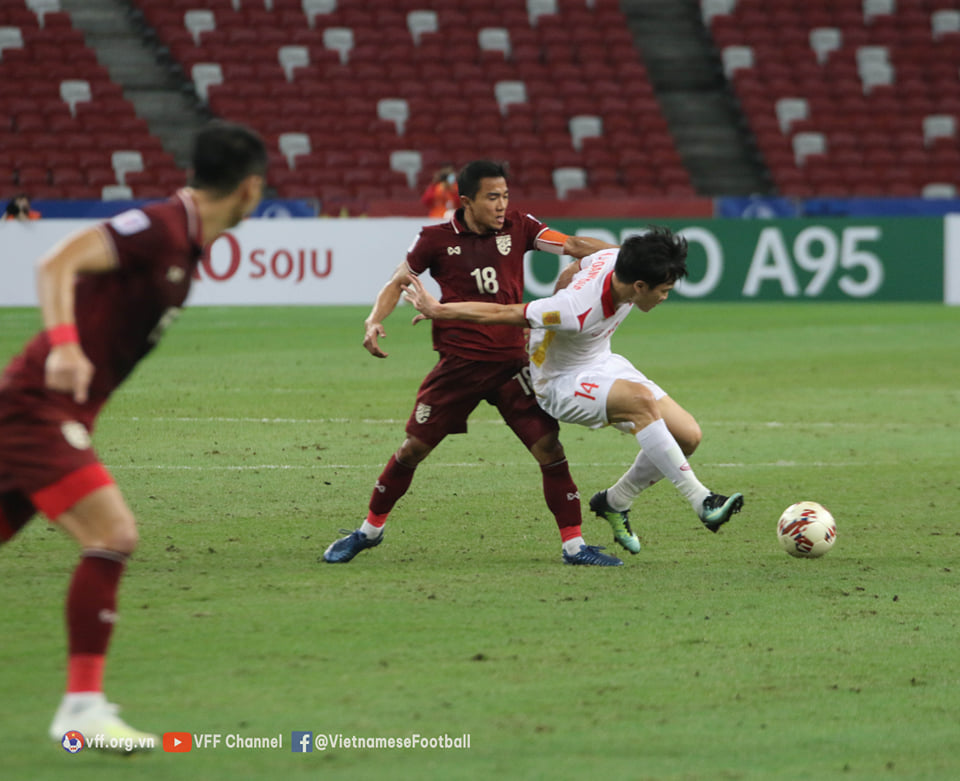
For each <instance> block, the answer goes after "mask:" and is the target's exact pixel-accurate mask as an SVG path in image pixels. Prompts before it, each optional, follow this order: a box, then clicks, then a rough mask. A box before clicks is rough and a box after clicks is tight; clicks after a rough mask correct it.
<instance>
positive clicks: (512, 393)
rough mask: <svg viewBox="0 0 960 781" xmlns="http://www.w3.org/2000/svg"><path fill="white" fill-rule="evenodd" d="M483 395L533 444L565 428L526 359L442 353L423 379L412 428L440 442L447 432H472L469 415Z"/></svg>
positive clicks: (419, 436)
mask: <svg viewBox="0 0 960 781" xmlns="http://www.w3.org/2000/svg"><path fill="white" fill-rule="evenodd" d="M481 401H485V402H487V403H488V404H492V405H493V406H494V407H496V408H497V409H498V410H499V412H500V416H501V417H502V418H503V420H504V422H505V423H506V424H507V425H508V426H510V428H511V429H512V430H513V433H514V434H516V435H517V437H519V438H520V441H521V442H523V444H524V445H526V446H527V449H529V448H531V447H532V446H533V445H534V443H536V442H537V441H538V440H540V439H542V438H543V437H544V436H546V435H547V434H553V433H556V432H557V431H559V430H560V425H559V424H558V423H557V421H556V420H554V419H553V418H551V417H550V416H549V415H548V414H547V413H546V412H544V411H543V410H542V409H540V407H539V406H538V404H537V399H536V396H534V395H533V389H532V388H531V386H530V372H529V369H528V368H527V362H526V361H525V360H522V359H518V360H513V361H474V360H470V359H468V358H459V357H457V356H455V355H441V356H440V360H439V361H438V362H437V365H436V366H434V367H433V370H432V371H431V372H430V373H429V374H428V375H427V376H426V377H425V378H424V380H423V383H422V384H421V385H420V390H419V391H418V392H417V402H416V405H415V406H414V408H413V414H412V415H411V416H410V419H409V420H408V421H407V433H408V434H409V435H410V436H413V437H416V438H417V439H419V440H420V441H421V442H424V443H426V444H427V445H429V446H430V447H436V446H437V445H438V444H439V443H440V441H441V440H442V439H443V438H444V437H445V436H447V434H463V433H465V432H466V430H467V418H468V417H470V413H471V412H473V410H474V409H476V407H477V405H478V404H479V403H480V402H481Z"/></svg>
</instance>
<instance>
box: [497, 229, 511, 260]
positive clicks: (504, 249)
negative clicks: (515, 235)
mask: <svg viewBox="0 0 960 781" xmlns="http://www.w3.org/2000/svg"><path fill="white" fill-rule="evenodd" d="M512 246H513V239H512V238H511V237H510V234H509V233H508V234H507V235H506V236H497V249H498V250H500V254H501V255H509V254H510V248H511V247H512Z"/></svg>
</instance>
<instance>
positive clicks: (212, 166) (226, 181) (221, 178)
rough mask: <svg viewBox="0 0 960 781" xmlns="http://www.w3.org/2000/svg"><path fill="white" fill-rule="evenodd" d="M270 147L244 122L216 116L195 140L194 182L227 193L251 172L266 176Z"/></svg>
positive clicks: (198, 186)
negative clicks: (225, 119)
mask: <svg viewBox="0 0 960 781" xmlns="http://www.w3.org/2000/svg"><path fill="white" fill-rule="evenodd" d="M266 173H267V147H266V145H265V144H264V143H263V139H262V138H260V136H259V135H257V134H256V133H255V132H254V131H252V130H250V128H248V127H244V126H243V125H238V124H235V123H232V122H223V121H220V120H215V121H213V122H210V123H208V124H207V125H205V126H204V127H203V128H201V129H200V130H199V131H198V132H197V135H196V137H195V138H194V141H193V175H192V176H191V178H190V186H191V187H196V188H197V189H198V190H209V191H211V192H212V193H214V194H215V195H218V196H223V195H227V194H229V193H231V192H233V191H234V190H235V189H237V187H238V186H239V185H240V182H242V181H243V180H244V179H246V178H247V177H248V176H253V175H258V176H266Z"/></svg>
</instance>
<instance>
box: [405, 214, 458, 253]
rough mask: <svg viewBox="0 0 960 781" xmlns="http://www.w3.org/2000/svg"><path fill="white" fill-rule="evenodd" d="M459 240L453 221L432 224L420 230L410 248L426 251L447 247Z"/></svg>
mask: <svg viewBox="0 0 960 781" xmlns="http://www.w3.org/2000/svg"><path fill="white" fill-rule="evenodd" d="M456 238H457V230H456V228H455V226H454V224H453V222H452V221H451V220H446V221H445V222H438V223H431V224H430V225H424V226H423V227H422V228H420V230H419V232H418V233H417V236H416V238H415V239H414V240H413V244H412V246H411V247H410V249H411V250H413V249H414V248H416V249H418V250H421V251H422V250H425V249H429V248H431V247H445V246H447V245H448V244H450V242H451V241H454V240H455V239H456Z"/></svg>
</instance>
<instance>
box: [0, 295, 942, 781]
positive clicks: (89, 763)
mask: <svg viewBox="0 0 960 781" xmlns="http://www.w3.org/2000/svg"><path fill="white" fill-rule="evenodd" d="M365 313H366V309H365V308H357V307H344V308H209V309H199V308H198V309H194V310H188V311H187V312H185V313H184V315H183V316H182V317H181V320H180V321H179V322H178V323H177V325H176V326H175V327H174V328H173V329H171V331H170V332H169V333H168V335H167V336H166V338H165V340H164V342H163V344H162V345H161V346H160V347H159V348H158V350H157V351H156V354H155V355H153V356H151V357H150V358H149V359H148V360H147V361H146V362H145V363H144V364H143V365H142V366H141V367H140V368H139V369H138V370H137V372H136V373H135V375H134V376H133V377H132V378H131V379H130V380H129V381H128V383H127V384H126V385H125V386H124V387H123V388H122V389H121V390H120V391H119V392H118V394H117V395H116V397H115V398H114V399H113V401H112V402H111V403H110V405H109V406H108V408H107V409H106V411H105V412H104V414H103V416H102V418H101V422H100V425H99V428H98V430H97V431H96V433H95V442H96V444H97V447H98V450H99V452H100V454H101V457H102V459H103V460H104V462H105V463H106V464H108V465H109V466H110V468H111V470H112V472H113V474H114V475H115V477H116V479H117V481H118V483H119V484H120V486H121V488H122V489H123V491H124V493H125V495H126V496H127V498H128V501H129V503H130V505H131V507H132V508H133V509H134V512H135V513H136V515H137V517H138V519H139V524H140V529H141V546H140V548H139V550H138V552H137V554H136V556H135V558H134V560H133V561H132V562H131V564H130V566H129V568H128V571H127V575H126V577H125V580H124V582H123V584H122V587H121V592H120V613H121V620H120V623H119V624H118V627H117V631H116V632H115V634H114V640H113V644H112V647H111V654H110V659H109V662H108V668H107V693H108V696H110V698H111V700H113V701H116V702H119V703H120V704H122V705H123V706H124V711H123V715H124V717H126V718H127V719H128V720H129V721H130V722H131V723H132V724H133V725H134V726H137V727H139V728H141V729H146V730H152V731H154V732H158V733H162V732H164V731H175V730H176V731H187V732H192V733H220V734H221V735H223V736H226V735H228V734H239V735H241V736H244V737H253V736H271V735H277V734H281V735H283V738H284V748H283V749H282V750H267V749H260V750H255V749H246V750H240V749H233V750H230V749H227V748H225V747H224V746H223V745H222V744H221V745H220V746H219V747H217V748H207V749H197V748H195V749H194V750H193V751H192V752H191V753H189V754H165V753H163V752H162V751H160V752H157V753H155V754H153V755H149V756H139V757H134V758H132V759H122V758H118V757H112V756H103V755H98V754H96V753H94V752H90V751H84V752H81V753H80V754H79V755H76V756H70V755H68V754H67V753H66V752H64V751H63V750H62V749H61V748H59V747H58V746H57V745H56V744H53V743H52V742H51V741H49V740H48V739H47V737H46V730H47V726H48V724H49V720H50V718H51V716H52V713H53V710H54V708H55V707H56V705H57V703H58V701H59V698H60V695H61V689H62V684H63V657H64V630H63V618H62V610H63V596H64V592H65V589H66V585H67V580H68V577H69V574H70V572H71V571H72V569H73V566H74V563H75V558H76V551H75V548H74V545H73V544H72V543H71V542H70V541H69V540H68V539H66V538H65V536H64V535H63V534H61V533H60V532H59V531H58V530H56V529H54V528H52V527H51V526H50V525H49V524H48V523H47V522H46V521H45V520H43V519H39V518H38V519H35V520H34V521H33V522H32V523H31V524H30V526H29V527H28V528H27V529H26V530H25V531H24V532H23V533H22V534H21V535H20V536H19V537H18V538H17V539H15V540H14V541H13V543H11V544H9V545H7V546H5V547H4V548H3V549H2V550H0V557H2V558H0V572H2V583H3V601H4V609H3V629H2V637H3V640H2V643H0V661H2V668H3V670H4V672H3V674H2V691H3V706H4V707H3V715H2V717H0V718H2V721H0V736H2V744H3V758H2V760H0V762H2V766H3V771H2V775H3V777H5V778H11V779H14V778H17V779H31V780H43V779H62V778H75V779H94V778H96V779H121V778H123V779H125V778H143V779H168V778H173V777H178V778H179V777H184V778H203V779H208V780H216V779H231V781H232V780H234V779H245V778H281V777H282V778H285V779H294V778H330V779H333V778H342V779H383V778H392V779H491V778H503V779H545V778H551V779H568V778H569V779H574V778H608V779H657V780H658V781H659V780H663V781H667V780H669V781H674V780H676V781H680V780H681V779H682V780H684V781H689V780H691V779H698V780H699V779H703V781H715V780H716V779H757V780H763V779H798V780H800V779H834V778H835V779H858V780H863V781H868V780H869V781H873V780H874V779H885V778H891V779H893V778H895V779H905V778H910V779H919V778H923V779H936V780H937V781H942V780H944V779H949V778H957V777H960V698H958V689H960V653H958V651H957V648H958V645H957V638H958V623H960V618H958V617H960V556H958V552H960V525H958V514H957V508H958V506H960V478H958V471H960V470H958V467H960V446H958V444H957V443H958V438H960V429H958V424H960V309H950V308H946V307H942V306H934V305H906V304H905V305H881V304H852V305H851V304H835V305H833V304H815V303H814V304H799V303H797V304H777V305H767V304H747V305H709V304H694V303H690V302H677V301H675V300H671V301H670V302H668V303H667V304H665V305H664V306H662V307H659V308H658V309H656V310H654V311H653V312H652V313H650V314H648V315H643V314H640V313H634V314H633V315H632V316H631V317H630V318H629V319H628V320H627V322H626V323H625V325H624V326H623V327H622V328H621V329H620V332H619V333H618V334H617V336H616V337H615V339H614V347H615V349H616V350H617V351H618V352H621V353H623V354H625V355H627V356H628V357H630V358H631V359H633V360H634V362H635V363H636V364H637V366H638V367H640V368H641V369H642V370H645V371H646V372H647V373H648V374H649V375H650V376H651V377H653V378H654V379H656V380H657V381H658V382H660V384H661V385H663V386H664V387H665V388H666V389H667V390H668V392H670V393H671V395H672V396H674V397H675V398H676V399H677V400H678V401H679V402H680V403H681V404H683V405H684V406H685V407H686V408H687V409H689V410H690V411H691V412H692V413H693V414H694V415H695V416H696V417H697V419H698V420H699V421H700V423H701V426H702V428H703V430H704V441H703V444H702V445H701V448H700V450H699V451H698V452H697V453H696V455H695V456H694V459H693V464H694V467H695V469H696V470H697V474H698V476H699V477H700V478H701V479H702V480H703V482H705V483H706V484H707V485H708V486H710V487H711V488H713V489H714V490H717V491H719V492H722V493H729V492H730V491H733V490H741V491H743V492H744V494H745V495H746V506H745V508H744V511H743V512H742V513H741V514H740V515H738V516H736V517H735V518H734V520H733V521H732V522H731V523H730V524H728V525H727V526H726V527H724V528H723V529H722V530H721V532H720V533H719V534H717V535H713V534H710V533H708V532H707V531H706V530H704V529H703V528H702V527H701V525H700V523H699V521H698V520H697V519H696V517H695V516H694V515H693V513H692V512H691V511H690V509H689V507H688V506H687V504H686V503H685V502H684V501H683V500H682V499H681V497H680V496H679V495H678V494H677V492H676V491H675V490H674V489H673V488H672V486H670V485H669V484H660V485H657V486H656V487H654V488H652V489H651V490H650V491H649V492H647V493H645V494H644V495H643V496H642V497H641V499H640V500H639V501H638V503H637V504H636V505H635V507H634V517H635V519H636V522H635V529H637V531H638V533H639V534H640V537H641V540H642V542H643V545H644V549H643V550H642V551H641V553H640V554H639V555H637V556H629V555H628V554H625V553H623V554H622V555H623V558H624V559H625V561H626V564H625V566H624V567H622V568H617V569H607V568H602V569H594V568H573V567H567V566H564V565H563V564H562V563H561V560H560V544H559V537H558V535H557V532H556V527H555V525H554V522H553V519H552V517H551V516H550V515H549V513H548V511H547V509H546V507H545V505H544V502H543V498H542V495H541V489H540V480H539V471H538V469H537V467H536V464H535V463H534V461H533V460H532V458H530V456H529V455H528V454H527V453H526V451H525V450H524V449H523V447H522V446H521V445H520V444H519V442H517V441H516V440H515V439H514V437H513V435H512V434H511V433H510V431H509V430H508V429H506V427H505V426H503V425H502V423H500V422H498V419H497V417H496V414H495V412H494V411H493V410H492V409H491V408H483V409H479V410H477V412H476V413H475V414H474V417H473V418H472V420H471V431H470V433H469V434H468V435H466V436H460V437H454V438H451V439H449V440H448V441H447V442H444V443H443V444H442V445H441V446H440V447H439V448H438V449H437V450H436V451H435V453H434V454H433V455H432V456H431V458H430V459H429V460H428V461H427V462H426V463H425V464H424V465H423V466H422V467H421V469H420V470H419V472H418V474H417V477H416V479H415V480H414V483H413V486H412V489H411V491H410V492H409V494H408V495H407V496H406V497H405V498H404V500H403V501H402V502H401V503H400V504H399V505H398V507H397V508H396V510H395V511H394V514H393V515H392V516H391V519H390V521H389V523H388V526H387V532H386V538H385V542H384V543H383V545H381V546H380V547H379V548H377V549H376V550H374V551H369V552H366V553H364V554H361V556H360V557H358V558H357V559H356V560H355V561H354V562H353V563H351V564H349V565H338V566H333V565H325V564H322V563H318V557H319V556H320V554H321V553H322V552H323V550H324V548H325V547H326V546H327V544H329V542H330V541H331V540H333V539H334V538H335V537H337V536H339V530H340V529H341V528H343V529H352V528H354V527H355V526H356V525H357V524H358V523H359V521H360V520H361V518H362V517H363V515H364V513H365V511H366V504H367V499H368V497H369V494H370V491H371V488H372V485H373V483H374V481H375V479H376V477H377V475H378V474H379V472H380V469H381V467H382V465H383V463H384V462H385V461H386V459H387V458H388V457H389V455H390V454H391V453H392V452H393V450H394V449H395V448H396V447H397V446H398V445H399V443H400V440H401V437H402V429H403V421H404V420H405V419H406V417H407V415H408V414H409V411H410V409H411V407H412V403H413V398H414V393H415V391H416V388H417V385H418V383H419V381H420V379H421V378H422V376H423V375H424V374H425V373H426V371H427V370H428V369H429V367H430V366H431V365H432V363H433V360H434V357H433V353H432V351H431V349H430V339H429V330H428V327H426V326H424V325H419V326H417V327H416V328H411V327H410V326H409V325H408V323H409V314H410V310H409V309H405V310H401V311H398V312H397V313H395V314H394V315H393V316H392V317H391V318H390V319H389V320H388V321H387V328H388V338H387V339H386V340H385V341H384V342H383V344H384V345H385V347H386V348H387V349H388V351H390V352H391V356H390V358H389V359H387V360H385V361H378V360H375V359H373V358H371V357H369V356H368V355H367V354H366V352H365V351H364V350H363V348H362V347H361V344H360V342H361V340H362V320H363V317H364V316H365ZM38 322H39V320H38V316H37V313H36V312H34V311H27V310H3V311H0V358H2V359H3V360H4V362H5V361H6V359H7V358H8V356H10V355H12V354H13V353H14V352H15V351H17V350H18V349H19V348H20V346H21V344H22V343H23V341H24V340H25V339H26V338H27V336H28V335H30V334H31V333H32V332H33V331H34V330H35V328H36V327H37V326H38ZM562 439H563V442H564V445H565V447H566V449H567V454H568V457H569V459H570V461H571V464H572V469H573V475H574V478H575V479H576V481H577V483H578V485H579V488H580V491H581V494H582V496H583V503H584V506H586V500H587V499H588V498H589V496H590V495H591V494H592V493H593V492H594V491H596V490H599V489H601V488H605V487H607V486H608V485H610V484H611V483H612V482H613V481H614V480H615V479H616V478H617V477H618V476H619V475H620V474H621V473H622V472H623V470H624V469H625V468H626V466H627V464H628V463H630V462H631V461H632V459H633V458H634V455H635V453H636V447H637V446H636V441H635V440H634V439H632V438H630V437H627V436H624V435H621V434H619V433H616V432H614V431H612V430H610V431H599V432H590V431H586V430H583V429H579V428H574V427H569V426H565V427H564V428H563V431H562ZM801 499H813V500H816V501H820V502H822V503H823V504H825V505H826V506H827V507H829V508H830V509H831V510H832V511H833V513H834V515H835V516H836V518H837V523H838V528H839V538H838V542H837V544H836V546H835V548H834V549H833V551H831V552H830V554H829V555H828V556H826V557H825V558H823V559H820V560H815V561H804V560H796V559H792V558H789V557H788V556H786V554H784V553H783V552H782V551H781V550H780V548H779V546H778V544H777V540H776V535H775V525H776V520H777V518H778V517H779V514H780V512H781V511H782V510H783V508H785V507H786V506H787V505H789V504H791V503H792V502H794V501H798V500H801ZM587 515H589V511H587ZM584 530H585V536H586V537H587V539H588V542H591V543H599V544H604V545H607V546H612V541H611V539H610V535H609V530H608V529H607V527H606V526H605V525H603V524H601V522H599V521H598V520H596V519H595V518H593V517H592V516H591V517H587V518H585V523H584ZM293 730H301V731H306V730H310V731H313V732H314V733H324V734H333V735H337V734H339V735H343V736H346V737H348V738H352V736H359V737H363V738H374V737H384V738H389V737H398V738H404V737H410V736H413V735H414V734H417V735H422V736H426V737H431V736H436V735H442V734H448V735H450V736H453V737H458V736H460V735H463V734H464V733H466V734H469V735H470V748H469V749H460V750H457V749H448V750H440V749H421V748H415V749H394V750H389V749H375V748H373V749H371V748H339V749H338V748H331V749H328V750H327V751H323V752H320V751H314V752H312V753H310V754H299V753H293V752H292V751H291V750H290V735H291V732H292V731H293Z"/></svg>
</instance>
